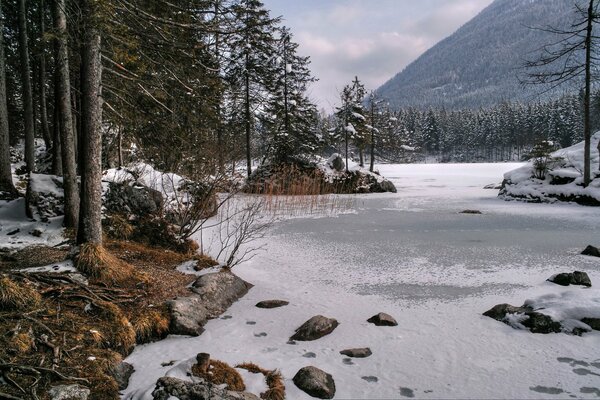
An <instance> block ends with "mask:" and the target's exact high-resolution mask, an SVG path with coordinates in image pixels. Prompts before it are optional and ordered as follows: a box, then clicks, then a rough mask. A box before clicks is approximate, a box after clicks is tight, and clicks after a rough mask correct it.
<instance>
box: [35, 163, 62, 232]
mask: <svg viewBox="0 0 600 400" xmlns="http://www.w3.org/2000/svg"><path fill="white" fill-rule="evenodd" d="M62 184H63V183H62V177H60V176H55V175H43V174H33V173H32V174H30V176H29V181H28V183H27V192H26V194H25V207H26V213H27V216H28V217H29V218H33V219H39V220H41V221H48V220H49V219H50V218H53V217H57V216H60V215H63V214H64V207H63V204H64V191H63V188H62Z"/></svg>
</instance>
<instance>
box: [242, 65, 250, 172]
mask: <svg viewBox="0 0 600 400" xmlns="http://www.w3.org/2000/svg"><path fill="white" fill-rule="evenodd" d="M248 65H249V62H248V55H247V54H246V81H245V84H246V99H245V104H244V107H245V114H246V169H247V172H248V178H249V177H250V175H251V174H252V154H251V152H250V76H249V72H248Z"/></svg>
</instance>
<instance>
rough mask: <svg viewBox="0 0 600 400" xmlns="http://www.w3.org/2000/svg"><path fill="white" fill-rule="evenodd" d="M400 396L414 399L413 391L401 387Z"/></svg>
mask: <svg viewBox="0 0 600 400" xmlns="http://www.w3.org/2000/svg"><path fill="white" fill-rule="evenodd" d="M400 396H402V397H411V398H412V397H415V391H414V390H412V389H410V388H406V387H401V388H400Z"/></svg>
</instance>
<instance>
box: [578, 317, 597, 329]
mask: <svg viewBox="0 0 600 400" xmlns="http://www.w3.org/2000/svg"><path fill="white" fill-rule="evenodd" d="M581 322H583V323H584V324H586V325H589V327H590V328H592V329H593V330H595V331H600V318H583V319H582V320H581Z"/></svg>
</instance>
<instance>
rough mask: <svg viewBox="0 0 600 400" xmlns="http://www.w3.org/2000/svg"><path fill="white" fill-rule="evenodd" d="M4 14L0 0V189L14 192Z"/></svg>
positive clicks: (0, 0)
mask: <svg viewBox="0 0 600 400" xmlns="http://www.w3.org/2000/svg"><path fill="white" fill-rule="evenodd" d="M4 57H5V56H4V16H3V14H2V0H0V191H2V192H8V193H11V194H15V193H16V192H17V191H16V189H15V186H14V184H13V181H12V172H11V166H10V136H9V128H8V107H7V104H6V71H5V69H4V64H5V61H4Z"/></svg>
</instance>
